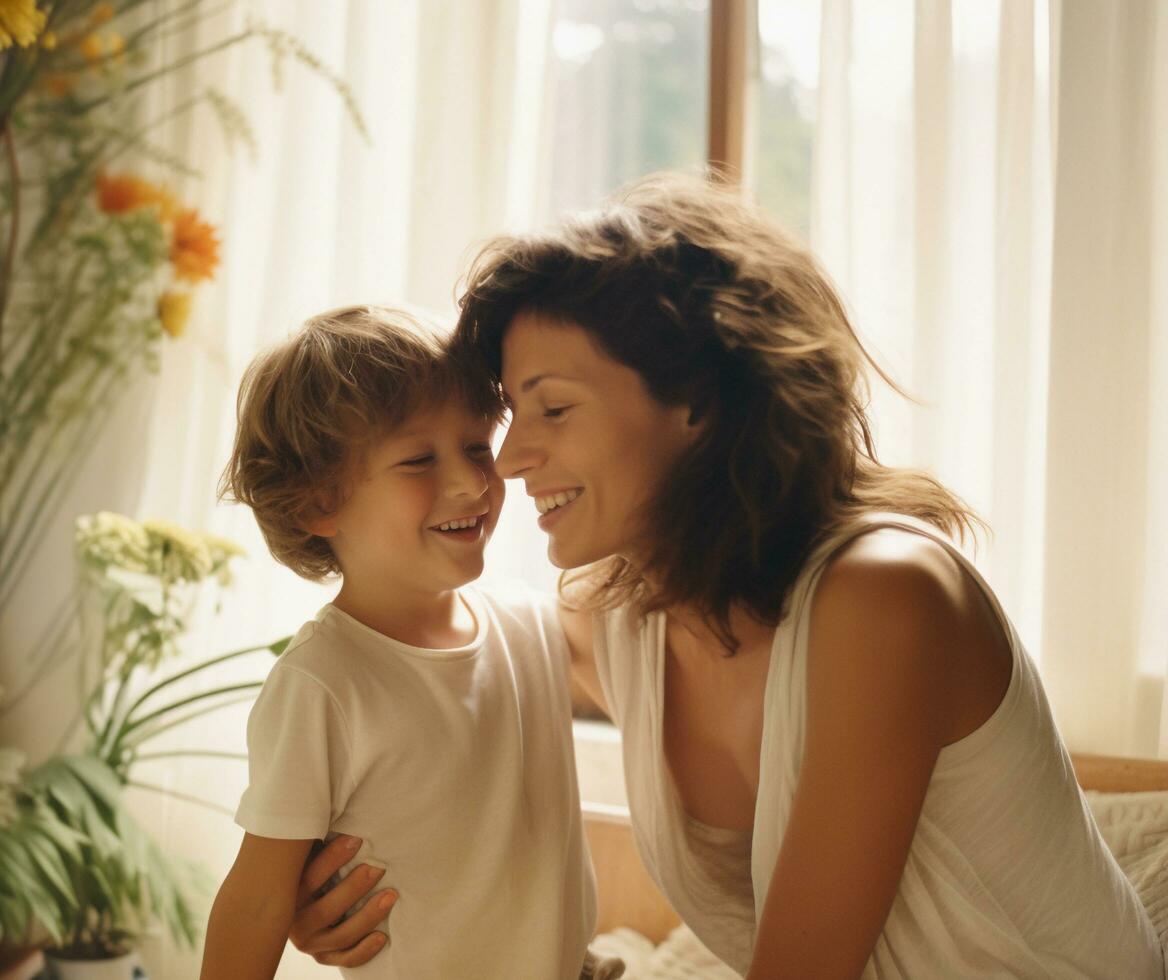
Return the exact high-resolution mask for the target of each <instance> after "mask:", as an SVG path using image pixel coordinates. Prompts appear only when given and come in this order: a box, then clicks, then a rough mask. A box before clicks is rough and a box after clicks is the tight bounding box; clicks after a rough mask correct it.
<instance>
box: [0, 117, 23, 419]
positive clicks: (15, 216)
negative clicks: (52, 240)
mask: <svg viewBox="0 0 1168 980" xmlns="http://www.w3.org/2000/svg"><path fill="white" fill-rule="evenodd" d="M2 132H3V137H4V149H5V151H6V155H7V157H8V176H9V179H10V180H11V181H12V224H11V226H10V227H9V229H8V248H7V250H6V251H5V252H4V267H3V268H2V269H0V344H2V343H3V338H4V314H5V313H6V312H7V310H8V287H9V283H10V282H11V281H12V263H13V261H14V260H15V258H16V240H17V236H18V235H19V234H20V168H19V167H18V166H17V164H16V145H15V144H14V143H13V141H12V120H11V119H10V118H9V117H8V116H5V117H4V128H3V131H2ZM3 380H4V364H3V363H2V362H0V384H2V383H3ZM7 427H8V426H7V422H6V420H4V419H0V439H2V438H3V436H4V431H5V429H7Z"/></svg>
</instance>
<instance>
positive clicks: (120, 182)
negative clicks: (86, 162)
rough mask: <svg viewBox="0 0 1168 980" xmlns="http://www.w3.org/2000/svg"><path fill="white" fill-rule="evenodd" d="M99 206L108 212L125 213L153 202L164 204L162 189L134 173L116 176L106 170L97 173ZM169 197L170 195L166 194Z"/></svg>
mask: <svg viewBox="0 0 1168 980" xmlns="http://www.w3.org/2000/svg"><path fill="white" fill-rule="evenodd" d="M95 183H96V185H97V206H98V207H99V208H101V209H102V210H103V211H104V212H105V213H106V214H125V213H126V212H127V211H134V210H136V209H137V208H144V207H147V206H148V205H151V204H158V205H160V206H161V205H162V204H163V202H162V200H161V195H163V194H165V193H166V192H165V191H161V190H160V189H159V188H158V187H155V186H154V185H153V184H152V183H150V181H148V180H143V179H142V178H141V177H135V176H134V175H133V174H122V175H121V176H120V177H114V176H110V175H108V174H106V173H105V172H104V171H103V172H101V173H99V174H98V175H97V180H96V181H95ZM166 196H167V198H169V195H166Z"/></svg>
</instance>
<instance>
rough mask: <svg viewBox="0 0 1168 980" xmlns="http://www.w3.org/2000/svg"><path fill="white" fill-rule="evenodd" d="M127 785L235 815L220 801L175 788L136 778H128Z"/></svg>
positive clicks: (231, 815)
mask: <svg viewBox="0 0 1168 980" xmlns="http://www.w3.org/2000/svg"><path fill="white" fill-rule="evenodd" d="M126 785H127V786H136V787H137V788H138V789H148V790H152V791H153V792H155V793H162V794H163V795H164V796H173V797H174V798H175V799H176V800H183V801H185V802H187V803H196V804H198V805H199V806H205V807H207V808H208V809H211V810H217V811H218V812H219V813H226V814H227V816H229V817H233V816H235V811H234V810H230V809H228V808H227V807H225V806H223V805H222V804H221V803H212V802H211V801H210V800H204V799H203V798H202V797H199V796H191V795H190V794H189V793H180V792H179V791H178V790H175V789H167V788H166V787H165V786H155V785H154V784H153V783H142V782H139V781H138V780H136V779H129V780H127V781H126Z"/></svg>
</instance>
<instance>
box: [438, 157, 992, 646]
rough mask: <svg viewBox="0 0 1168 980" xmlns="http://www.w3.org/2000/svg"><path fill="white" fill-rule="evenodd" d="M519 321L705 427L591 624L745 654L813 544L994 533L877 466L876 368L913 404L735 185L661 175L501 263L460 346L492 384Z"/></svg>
mask: <svg viewBox="0 0 1168 980" xmlns="http://www.w3.org/2000/svg"><path fill="white" fill-rule="evenodd" d="M520 311H531V312H534V313H538V314H539V315H541V316H544V317H547V318H550V319H552V320H559V321H561V322H564V323H572V324H579V325H580V326H582V327H583V328H584V329H586V330H587V331H588V332H589V334H590V335H591V336H592V338H593V339H594V340H595V341H596V343H597V344H598V345H599V347H600V348H601V349H602V350H603V351H605V352H606V353H607V354H608V355H609V356H610V357H612V358H613V359H614V360H616V361H618V362H620V363H622V364H625V365H627V366H628V367H631V368H633V369H634V370H636V371H637V372H638V373H639V374H640V375H641V377H642V378H643V379H644V382H645V385H646V387H647V388H648V390H649V391H650V392H651V393H652V394H653V396H654V397H656V398H657V399H658V400H659V401H660V402H662V403H663V404H666V405H680V404H685V405H688V406H690V407H691V409H692V412H693V415H694V417H695V418H697V419H700V420H702V421H703V422H704V424H705V430H704V433H703V435H702V437H701V438H700V439H699V440H698V441H697V442H696V443H695V445H694V447H693V448H692V450H690V451H689V452H688V453H687V454H685V455H684V456H683V457H682V458H681V459H680V460H679V461H678V462H677V464H676V467H675V470H674V472H672V473H671V474H670V475H668V476H667V477H666V478H665V479H664V480H663V481H662V486H661V489H660V492H659V493H658V494H657V498H656V499H655V500H654V501H653V502H652V503H651V505H650V506H649V507H647V508H646V509H645V512H644V515H643V522H642V526H643V528H644V531H643V540H642V542H641V543H640V546H639V547H637V548H636V549H634V554H635V555H636V556H637V557H636V558H635V559H630V558H628V557H624V558H619V557H611V558H609V559H606V560H604V561H602V562H600V563H599V565H598V566H595V567H593V568H592V569H590V570H589V571H590V572H591V573H593V574H589V575H588V576H587V578H588V581H590V582H592V583H595V584H596V586H597V588H596V589H594V590H593V592H592V594H591V596H590V600H591V604H592V605H594V606H597V605H598V606H600V607H605V608H607V607H611V606H614V605H618V604H624V603H627V602H631V603H633V604H634V608H636V609H637V610H638V611H640V612H641V613H647V612H650V611H653V610H657V609H662V608H667V607H670V606H674V605H680V604H685V605H689V606H690V607H691V608H694V609H696V610H698V611H700V612H701V613H702V615H703V616H704V617H705V618H706V620H707V622H708V623H709V624H710V626H711V627H712V628H713V629H714V630H715V631H716V632H717V634H718V635H719V636H720V637H721V639H722V640H723V642H724V643H725V644H726V646H727V648H728V649H729V650H730V651H733V650H734V649H735V647H736V644H735V642H734V639H733V636H732V635H731V632H730V609H731V606H732V605H736V604H741V605H742V606H744V607H745V609H747V610H748V611H749V612H750V613H751V614H752V615H753V616H754V617H755V618H756V619H758V620H759V621H761V622H765V623H772V624H773V623H777V622H778V621H779V620H780V619H781V618H782V616H783V615H784V613H785V611H786V604H787V597H788V595H789V593H790V591H791V588H792V586H793V584H794V582H795V579H796V577H797V576H798V574H799V571H800V569H801V567H802V566H803V564H804V562H805V561H806V559H807V557H808V555H809V553H810V551H811V550H812V549H813V548H814V547H815V545H816V543H817V542H818V541H819V540H820V539H821V537H822V536H823V535H825V534H827V533H828V532H830V531H831V530H832V529H835V528H837V527H839V526H841V525H842V524H845V523H847V522H849V521H850V520H853V519H855V518H856V517H857V516H858V515H860V514H862V513H863V512H867V511H896V512H899V513H904V514H910V515H913V516H916V517H918V518H920V519H922V520H925V521H928V522H929V523H931V524H933V525H935V526H936V527H938V528H940V529H941V530H942V531H944V532H946V533H947V534H950V535H956V536H958V537H959V538H960V539H961V540H964V538H965V535H966V532H969V533H970V534H971V535H972V534H973V532H974V525H975V524H976V525H980V526H981V527H983V528H984V527H985V524H984V522H983V521H982V520H981V519H980V518H979V517H978V516H977V515H976V514H975V513H973V511H972V510H970V508H969V507H967V506H966V505H965V504H964V503H963V502H962V501H961V500H960V499H959V498H958V497H957V496H956V495H955V494H953V493H952V492H951V491H949V490H948V489H946V488H945V487H944V486H943V485H941V484H940V483H939V482H938V481H937V480H936V479H935V478H934V477H932V476H930V475H929V474H928V473H925V472H922V471H917V470H908V469H898V468H892V467H888V466H884V465H882V464H881V463H880V462H879V461H878V460H877V458H876V450H875V447H874V445H873V440H872V433H871V429H870V426H869V422H868V418H867V414H866V406H867V402H868V397H869V391H868V382H867V377H866V374H865V363H867V364H870V365H871V366H872V367H873V368H874V369H875V371H876V372H877V373H878V374H879V375H880V377H881V378H883V379H884V380H885V381H886V382H887V383H888V384H890V385H891V386H892V387H893V388H894V389H895V390H896V391H898V392H899V393H900V394H902V395H903V394H904V392H903V391H901V390H900V388H898V387H897V386H896V385H895V383H894V382H893V381H892V380H891V379H890V378H889V377H888V376H887V375H886V374H885V373H884V372H883V371H882V370H881V369H880V367H879V365H877V364H876V363H875V362H874V361H873V360H872V358H871V357H870V356H869V355H868V353H867V352H866V351H865V350H864V347H863V345H862V344H861V342H860V340H859V338H858V337H857V336H856V333H855V331H854V330H853V329H852V326H851V323H850V322H849V320H848V315H847V312H846V311H845V309H844V306H843V303H842V302H841V301H840V298H839V296H838V295H837V294H836V291H835V290H834V288H833V287H832V284H831V282H830V281H829V279H828V276H827V274H826V273H825V272H824V270H823V269H822V268H821V267H820V265H819V263H818V262H817V261H816V260H815V258H814V257H813V256H812V255H811V253H810V252H809V251H808V250H807V249H806V248H805V247H804V246H802V245H801V244H800V243H799V242H798V241H797V240H796V239H794V238H793V237H791V236H790V235H788V234H787V233H785V232H784V231H783V230H782V229H781V228H779V227H778V226H777V225H775V224H774V223H772V222H771V221H770V220H769V219H767V218H766V216H765V215H764V214H763V213H762V212H761V211H760V210H759V209H758V208H756V207H753V206H750V205H749V204H746V203H744V202H743V201H742V199H741V197H740V195H739V194H738V193H737V192H736V191H734V190H732V189H731V188H728V187H726V186H725V185H719V184H717V183H714V182H711V181H707V180H702V179H700V178H697V177H689V176H685V175H681V174H656V175H653V176H650V177H647V178H644V179H642V180H639V181H637V182H635V183H633V184H632V185H630V186H628V187H627V188H625V189H624V190H623V191H621V192H619V193H618V194H617V195H616V196H615V197H614V198H613V199H612V200H611V202H610V203H609V204H608V205H607V206H606V207H604V208H603V209H601V210H600V211H595V212H587V213H584V214H580V215H577V216H574V217H572V218H569V219H568V220H567V221H566V222H565V223H564V225H563V226H562V227H561V228H560V229H558V230H556V231H553V232H550V233H546V234H539V235H533V236H525V237H502V238H498V239H495V240H494V241H492V242H490V243H488V244H487V245H486V247H485V248H484V249H483V250H482V252H481V253H480V254H479V256H478V258H477V260H476V261H475V263H474V265H473V267H472V269H471V271H470V273H469V274H468V278H467V283H466V288H465V293H464V295H463V298H462V301H461V316H460V319H459V323H458V328H457V334H456V336H457V339H458V341H459V342H460V343H462V344H465V345H467V347H468V348H470V349H472V350H473V351H475V352H477V354H478V355H479V356H481V357H483V358H485V361H486V364H487V366H488V369H489V370H490V371H491V372H492V374H493V376H494V377H495V378H496V379H497V378H499V377H500V374H501V368H502V364H501V360H502V342H503V337H504V334H505V333H506V331H507V328H508V325H509V324H510V322H511V320H512V318H513V317H514V316H515V315H516V313H518V312H520ZM650 582H652V583H653V585H652V588H650V586H649V583H650ZM562 584H563V583H562ZM575 594H577V593H574V595H575Z"/></svg>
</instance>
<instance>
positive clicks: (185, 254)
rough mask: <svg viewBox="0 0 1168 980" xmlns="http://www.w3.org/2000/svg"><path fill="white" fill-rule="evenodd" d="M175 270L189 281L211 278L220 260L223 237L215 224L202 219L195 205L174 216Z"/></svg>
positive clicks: (173, 259)
mask: <svg viewBox="0 0 1168 980" xmlns="http://www.w3.org/2000/svg"><path fill="white" fill-rule="evenodd" d="M170 261H171V262H172V263H174V273H175V275H176V276H178V278H179V279H182V280H184V281H186V282H198V281H199V280H200V279H210V278H211V277H212V276H213V275H214V274H215V267H216V266H217V265H218V264H219V240H218V239H217V238H216V237H215V228H214V226H212V225H209V224H207V222H205V221H200V220H199V213H198V212H197V211H196V210H195V209H194V208H189V209H187V210H185V211H180V212H179V213H178V214H177V215H175V218H174V238H173V239H171V243H170Z"/></svg>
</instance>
